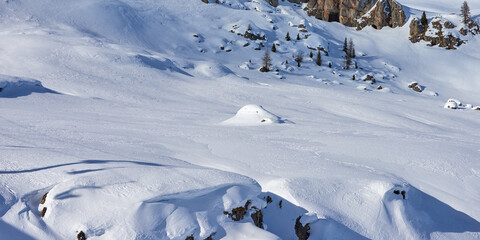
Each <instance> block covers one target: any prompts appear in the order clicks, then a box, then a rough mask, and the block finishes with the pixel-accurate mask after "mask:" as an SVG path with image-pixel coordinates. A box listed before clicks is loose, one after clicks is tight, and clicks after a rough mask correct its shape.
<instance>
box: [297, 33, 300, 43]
mask: <svg viewBox="0 0 480 240" xmlns="http://www.w3.org/2000/svg"><path fill="white" fill-rule="evenodd" d="M297 41H300V34H299V33H297Z"/></svg>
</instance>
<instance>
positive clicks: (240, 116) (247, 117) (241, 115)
mask: <svg viewBox="0 0 480 240" xmlns="http://www.w3.org/2000/svg"><path fill="white" fill-rule="evenodd" d="M286 121H287V120H282V119H281V118H280V117H279V116H277V115H275V114H273V113H271V112H269V111H267V110H265V108H263V107H262V106H260V105H254V104H250V105H246V106H244V107H242V108H240V110H238V112H237V114H236V115H235V116H234V117H232V118H230V119H227V120H225V121H223V122H222V124H224V125H231V126H258V125H265V124H273V123H286Z"/></svg>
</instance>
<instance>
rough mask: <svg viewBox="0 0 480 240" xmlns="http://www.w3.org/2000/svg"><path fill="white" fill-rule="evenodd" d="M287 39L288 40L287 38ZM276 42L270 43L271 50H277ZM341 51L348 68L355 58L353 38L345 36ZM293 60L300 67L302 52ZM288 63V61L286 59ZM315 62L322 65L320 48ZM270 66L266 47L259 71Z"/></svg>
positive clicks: (268, 52) (265, 70)
mask: <svg viewBox="0 0 480 240" xmlns="http://www.w3.org/2000/svg"><path fill="white" fill-rule="evenodd" d="M289 38H290V34H289V33H288V32H287V36H286V37H285V39H286V40H287V39H289ZM287 41H288V40H287ZM275 45H276V44H275V43H274V44H273V45H272V48H271V51H272V52H277V48H276V46H275ZM343 51H344V52H345V67H344V68H345V69H350V66H351V65H352V59H353V58H355V44H354V43H353V39H351V38H350V40H348V39H347V38H345V42H344V44H343ZM309 57H310V58H312V59H313V53H312V52H310V54H309ZM293 60H295V62H297V66H298V67H301V66H302V62H303V53H301V52H300V53H297V54H296V55H294V56H293ZM286 63H288V61H286ZM315 64H317V65H318V66H322V53H321V51H320V50H317V56H316V59H315ZM271 67H272V58H271V56H270V51H269V49H267V50H266V51H265V54H264V55H263V58H262V67H261V68H260V71H261V72H269V71H270V68H271ZM329 67H330V68H331V67H332V63H329ZM355 68H358V66H357V63H356V62H355Z"/></svg>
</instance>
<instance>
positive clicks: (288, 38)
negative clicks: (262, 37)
mask: <svg viewBox="0 0 480 240" xmlns="http://www.w3.org/2000/svg"><path fill="white" fill-rule="evenodd" d="M285 40H287V41H290V40H291V38H290V33H289V32H287V36H285Z"/></svg>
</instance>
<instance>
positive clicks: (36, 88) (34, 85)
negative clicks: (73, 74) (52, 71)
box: [0, 75, 59, 98]
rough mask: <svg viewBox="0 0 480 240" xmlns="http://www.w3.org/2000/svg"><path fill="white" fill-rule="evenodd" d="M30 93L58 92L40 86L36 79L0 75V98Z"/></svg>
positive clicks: (22, 95) (16, 96)
mask: <svg viewBox="0 0 480 240" xmlns="http://www.w3.org/2000/svg"><path fill="white" fill-rule="evenodd" d="M32 93H53V94H59V93H58V92H56V91H53V90H51V89H48V88H46V87H44V86H42V83H41V82H40V81H38V80H34V79H26V78H19V77H12V76H5V75H0V98H18V97H24V96H28V95H30V94H32Z"/></svg>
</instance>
